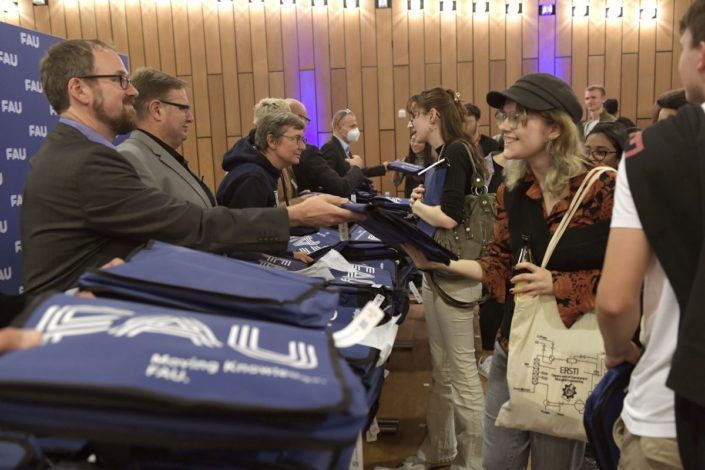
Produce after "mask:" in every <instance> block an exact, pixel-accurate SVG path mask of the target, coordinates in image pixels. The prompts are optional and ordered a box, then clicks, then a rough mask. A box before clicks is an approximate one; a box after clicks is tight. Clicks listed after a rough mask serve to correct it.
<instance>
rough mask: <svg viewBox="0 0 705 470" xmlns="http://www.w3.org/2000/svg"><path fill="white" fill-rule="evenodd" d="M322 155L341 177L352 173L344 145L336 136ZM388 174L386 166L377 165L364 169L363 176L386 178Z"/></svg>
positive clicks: (325, 146) (322, 148) (325, 147)
mask: <svg viewBox="0 0 705 470" xmlns="http://www.w3.org/2000/svg"><path fill="white" fill-rule="evenodd" d="M321 153H323V158H324V159H325V161H326V163H328V166H330V167H331V168H333V169H334V170H335V171H336V173H338V175H339V176H345V175H346V174H347V173H348V171H350V164H349V163H348V162H347V161H346V159H347V155H346V154H345V149H343V145H342V144H341V143H340V141H339V140H338V138H337V137H336V136H332V137H331V138H330V140H329V141H328V142H326V143H325V144H324V145H323V147H321ZM386 172H387V170H386V169H385V168H384V165H376V166H371V167H365V168H363V169H362V174H363V175H365V176H367V177H368V178H372V177H374V176H384V174H385V173H386Z"/></svg>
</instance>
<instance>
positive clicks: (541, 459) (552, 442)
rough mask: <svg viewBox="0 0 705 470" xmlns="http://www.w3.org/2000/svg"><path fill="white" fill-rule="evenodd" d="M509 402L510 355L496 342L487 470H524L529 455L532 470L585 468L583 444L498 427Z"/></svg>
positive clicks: (489, 388) (487, 411) (489, 395)
mask: <svg viewBox="0 0 705 470" xmlns="http://www.w3.org/2000/svg"><path fill="white" fill-rule="evenodd" d="M510 348H511V346H510ZM508 400H509V387H508V386H507V353H505V352H504V350H503V349H502V347H501V346H500V345H499V343H496V342H495V346H494V356H493V357H492V365H491V368H490V377H489V382H488V384H487V404H486V406H485V440H484V444H483V449H482V454H483V456H484V458H483V466H484V468H485V470H525V469H526V467H527V465H528V461H529V453H531V469H532V470H577V469H579V468H580V467H581V466H582V464H583V460H584V458H585V443H583V442H580V441H574V440H572V439H562V438H560V437H553V436H548V435H546V434H541V433H538V432H531V431H522V430H519V429H510V428H501V427H498V426H495V424H494V423H495V420H496V419H497V415H498V414H499V410H500V408H502V405H503V404H504V403H505V402H507V401H508Z"/></svg>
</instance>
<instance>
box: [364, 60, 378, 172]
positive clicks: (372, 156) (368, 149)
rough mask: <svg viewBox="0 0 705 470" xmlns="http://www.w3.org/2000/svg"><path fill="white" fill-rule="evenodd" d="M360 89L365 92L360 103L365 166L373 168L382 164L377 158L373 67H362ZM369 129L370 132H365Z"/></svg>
mask: <svg viewBox="0 0 705 470" xmlns="http://www.w3.org/2000/svg"><path fill="white" fill-rule="evenodd" d="M362 87H363V88H364V89H365V90H366V93H365V95H364V97H363V103H362V112H360V113H359V114H362V115H363V117H364V121H365V128H364V129H363V131H364V135H365V153H364V154H363V155H364V158H365V165H367V166H373V165H379V164H380V163H382V160H381V159H380V156H379V114H378V112H377V93H378V92H377V70H376V69H375V68H374V67H363V69H362ZM368 129H369V131H370V132H367V130H368Z"/></svg>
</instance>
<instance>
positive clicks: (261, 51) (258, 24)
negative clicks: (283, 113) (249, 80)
mask: <svg viewBox="0 0 705 470" xmlns="http://www.w3.org/2000/svg"><path fill="white" fill-rule="evenodd" d="M250 35H251V39H250V41H251V42H250V46H251V47H252V73H253V79H254V81H255V103H256V102H257V101H259V100H261V99H262V98H266V97H267V96H269V67H268V65H267V28H266V27H265V24H264V5H257V6H254V5H253V6H252V8H250ZM297 96H298V95H294V98H296V97H297Z"/></svg>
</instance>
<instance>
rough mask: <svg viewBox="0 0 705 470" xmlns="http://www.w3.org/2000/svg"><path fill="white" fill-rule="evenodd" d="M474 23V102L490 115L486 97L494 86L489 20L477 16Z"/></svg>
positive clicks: (485, 17) (484, 16)
mask: <svg viewBox="0 0 705 470" xmlns="http://www.w3.org/2000/svg"><path fill="white" fill-rule="evenodd" d="M474 18H475V21H474V22H473V29H472V34H473V41H472V43H473V58H474V59H473V62H472V64H473V67H472V69H473V80H472V83H473V92H472V96H473V100H474V103H475V105H476V106H478V107H479V108H480V111H482V114H488V113H489V109H490V108H489V106H488V105H487V102H486V101H485V95H487V92H488V91H489V90H491V89H494V85H491V84H490V68H489V67H488V64H489V62H490V45H489V37H488V36H489V18H488V16H487V15H484V14H482V15H475V16H474Z"/></svg>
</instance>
